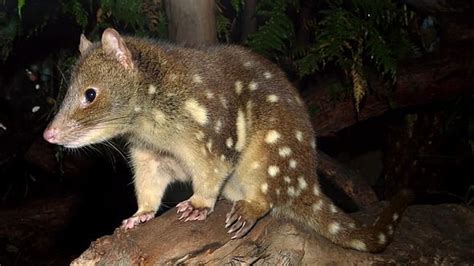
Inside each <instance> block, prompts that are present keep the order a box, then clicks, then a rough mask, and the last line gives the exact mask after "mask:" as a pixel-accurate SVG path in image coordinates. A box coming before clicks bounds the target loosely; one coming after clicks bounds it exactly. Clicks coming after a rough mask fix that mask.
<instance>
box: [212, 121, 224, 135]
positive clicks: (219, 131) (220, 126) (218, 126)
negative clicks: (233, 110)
mask: <svg viewBox="0 0 474 266" xmlns="http://www.w3.org/2000/svg"><path fill="white" fill-rule="evenodd" d="M221 129H222V122H221V120H220V119H218V120H217V121H216V125H215V126H214V131H215V132H216V133H221Z"/></svg>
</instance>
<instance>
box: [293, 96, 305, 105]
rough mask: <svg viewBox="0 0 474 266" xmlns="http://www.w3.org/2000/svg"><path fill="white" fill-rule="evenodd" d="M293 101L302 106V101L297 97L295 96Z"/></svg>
mask: <svg viewBox="0 0 474 266" xmlns="http://www.w3.org/2000/svg"><path fill="white" fill-rule="evenodd" d="M295 100H296V102H297V103H298V104H299V105H303V101H302V100H301V99H300V97H299V96H295Z"/></svg>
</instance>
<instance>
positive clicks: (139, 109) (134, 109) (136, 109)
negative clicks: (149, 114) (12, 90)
mask: <svg viewBox="0 0 474 266" xmlns="http://www.w3.org/2000/svg"><path fill="white" fill-rule="evenodd" d="M141 110H142V108H141V107H140V106H135V107H134V108H133V111H135V112H137V113H138V112H140V111H141Z"/></svg>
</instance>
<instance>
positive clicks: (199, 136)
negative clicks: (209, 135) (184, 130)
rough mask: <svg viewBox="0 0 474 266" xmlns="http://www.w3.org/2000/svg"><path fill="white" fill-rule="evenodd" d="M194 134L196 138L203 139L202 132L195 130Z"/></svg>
mask: <svg viewBox="0 0 474 266" xmlns="http://www.w3.org/2000/svg"><path fill="white" fill-rule="evenodd" d="M195 135H196V139H197V140H203V139H204V132H202V131H200V130H199V131H198V132H196V134H195Z"/></svg>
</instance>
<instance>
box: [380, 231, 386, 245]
mask: <svg viewBox="0 0 474 266" xmlns="http://www.w3.org/2000/svg"><path fill="white" fill-rule="evenodd" d="M385 242H387V238H386V237H385V234H384V233H380V234H379V244H380V245H383V244H385Z"/></svg>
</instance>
